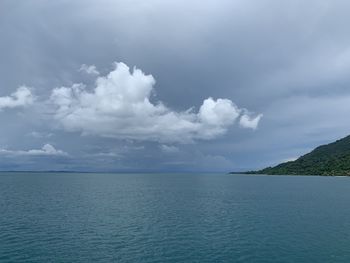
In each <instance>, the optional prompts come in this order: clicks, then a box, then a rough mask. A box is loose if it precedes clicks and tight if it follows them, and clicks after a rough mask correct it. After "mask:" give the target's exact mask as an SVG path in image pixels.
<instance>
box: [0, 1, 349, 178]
mask: <svg viewBox="0 0 350 263" xmlns="http://www.w3.org/2000/svg"><path fill="white" fill-rule="evenodd" d="M349 8H350V2H347V1H330V0H325V1H316V0H311V1H308V2H305V1H290V2H281V1H272V0H270V1H268V0H266V1H259V2H258V1H249V0H248V1H243V0H235V1H228V0H219V1H217V0H216V1H214V0H209V1H205V2H203V1H197V0H192V1H182V0H180V1H166V2H165V1H159V0H150V1H147V2H141V1H119V0H118V1H112V0H101V1H92V0H87V1H81V0H77V1H68V0H60V1H55V2H52V1H44V0H29V1H11V0H3V1H1V2H0V34H1V42H0V57H1V62H0V75H1V79H0V87H1V88H0V121H1V123H2V125H1V132H0V170H3V171H5V170H70V171H130V172H132V171H145V172H147V171H174V172H181V171H208V172H210V171H225V172H227V171H239V170H250V169H258V168H263V167H266V166H270V165H274V164H277V163H279V162H283V161H286V160H292V159H295V158H296V157H298V156H300V155H302V154H305V153H306V152H308V151H309V150H311V149H313V148H314V147H315V146H318V145H320V144H324V143H328V142H331V141H333V140H335V139H339V138H341V137H344V136H346V135H348V134H349V133H350V123H349V122H348V112H349V111H350V103H349V101H350V89H349V85H350V74H349V72H350V34H349V33H350V29H349V27H348V24H349V22H350V17H349V16H348V12H347V10H349Z"/></svg>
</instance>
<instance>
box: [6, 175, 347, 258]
mask: <svg viewBox="0 0 350 263" xmlns="http://www.w3.org/2000/svg"><path fill="white" fill-rule="evenodd" d="M0 262H1V263H4V262H35V263H38V262H39V263H40V262H45V263H47V262H84V263H85V262H146V263H147V262H159V263H163V262H200V263H203V262H283V263H285V262H298V263H303V262H305V263H306V262H307V263H309V262H318V263H320V262H350V178H348V177H320V176H263V175H237V174H235V175H230V174H220V173H217V174H204V173H203V174H200V173H197V174H194V173H183V174H165V173H164V174H160V173H158V174H151V173H149V174H148V173H144V174H112V173H25V172H22V173H14V172H11V173H5V172H3V173H0Z"/></svg>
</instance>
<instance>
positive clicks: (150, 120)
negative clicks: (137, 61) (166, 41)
mask: <svg viewBox="0 0 350 263" xmlns="http://www.w3.org/2000/svg"><path fill="white" fill-rule="evenodd" d="M154 85H155V79H154V78H153V76H152V75H146V74H144V73H143V72H142V71H141V70H140V69H137V68H134V69H133V70H132V71H131V72H130V69H129V67H128V66H127V65H125V64H124V63H115V68H114V70H112V71H111V72H110V73H109V74H108V75H107V76H101V77H97V79H96V87H95V88H94V90H92V91H89V90H88V89H87V88H86V86H85V85H83V84H74V85H73V86H72V87H61V88H56V89H54V90H53V91H52V94H51V102H52V103H53V104H54V105H55V119H56V120H57V121H58V122H59V123H60V124H61V125H62V126H63V128H64V129H66V130H68V131H78V132H81V133H82V134H90V135H97V136H103V137H112V138H118V139H133V140H148V141H158V142H180V143H187V142H192V141H194V140H196V139H212V138H215V137H217V136H219V135H222V134H224V133H225V132H226V131H227V130H228V128H229V127H230V126H231V125H232V124H234V122H235V121H236V120H237V118H239V116H241V115H242V110H241V109H239V108H238V107H237V106H236V105H235V104H234V103H233V102H232V101H231V100H229V99H217V100H215V99H213V98H208V99H206V100H204V101H203V104H202V105H201V106H200V109H199V112H198V113H196V112H194V111H193V109H189V110H187V111H181V112H177V111H173V110H171V109H169V108H168V107H166V106H165V105H164V104H163V103H162V102H160V101H157V102H151V101H150V97H151V94H152V92H153V86H154ZM244 116H245V115H243V116H242V117H241V122H242V123H243V124H242V123H241V126H242V127H246V128H253V129H255V128H256V127H257V125H258V123H259V120H260V118H261V116H260V115H259V116H258V117H255V118H253V119H251V118H250V117H244ZM243 117H244V119H243V120H242V118H243Z"/></svg>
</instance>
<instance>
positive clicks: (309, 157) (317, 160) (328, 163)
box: [247, 136, 350, 176]
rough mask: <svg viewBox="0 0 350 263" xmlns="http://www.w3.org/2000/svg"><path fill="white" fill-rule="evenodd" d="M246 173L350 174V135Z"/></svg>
mask: <svg viewBox="0 0 350 263" xmlns="http://www.w3.org/2000/svg"><path fill="white" fill-rule="evenodd" d="M247 174H271V175H283V174H284V175H329V176H332V175H347V176H350V136H347V137H345V138H343V139H340V140H338V141H336V142H333V143H330V144H327V145H322V146H319V147H317V148H316V149H314V150H313V151H312V152H310V153H308V154H305V155H303V156H301V157H300V158H298V159H297V160H295V161H291V162H286V163H281V164H279V165H277V166H274V167H267V168H265V169H262V170H259V171H250V172H247Z"/></svg>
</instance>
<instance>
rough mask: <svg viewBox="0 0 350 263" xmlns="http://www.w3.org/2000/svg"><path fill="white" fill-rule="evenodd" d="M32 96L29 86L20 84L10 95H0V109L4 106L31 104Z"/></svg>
mask: <svg viewBox="0 0 350 263" xmlns="http://www.w3.org/2000/svg"><path fill="white" fill-rule="evenodd" d="M33 101H34V96H33V94H32V92H31V91H30V89H29V88H27V87H25V86H22V87H20V88H18V89H17V90H16V91H15V92H14V93H12V94H11V95H10V96H5V97H0V110H2V109H4V108H16V107H24V106H28V105H30V104H32V103H33Z"/></svg>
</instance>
